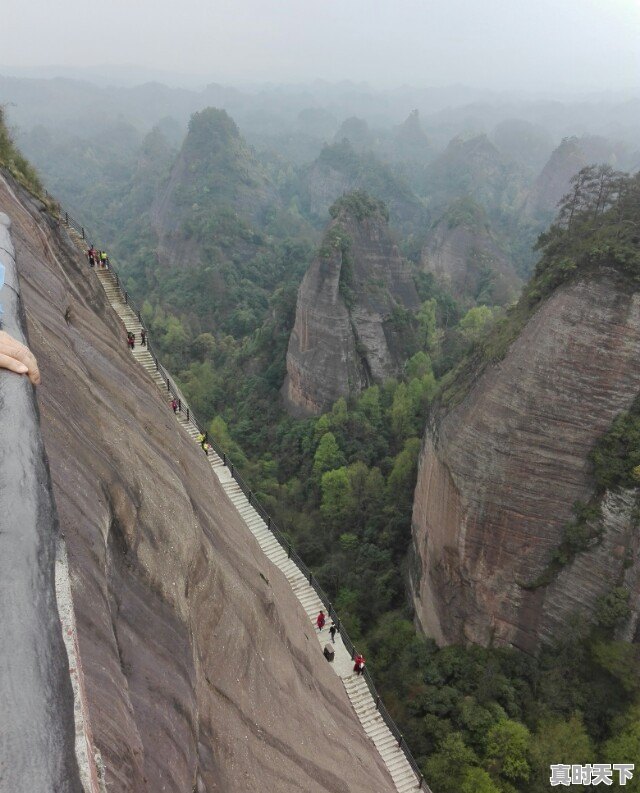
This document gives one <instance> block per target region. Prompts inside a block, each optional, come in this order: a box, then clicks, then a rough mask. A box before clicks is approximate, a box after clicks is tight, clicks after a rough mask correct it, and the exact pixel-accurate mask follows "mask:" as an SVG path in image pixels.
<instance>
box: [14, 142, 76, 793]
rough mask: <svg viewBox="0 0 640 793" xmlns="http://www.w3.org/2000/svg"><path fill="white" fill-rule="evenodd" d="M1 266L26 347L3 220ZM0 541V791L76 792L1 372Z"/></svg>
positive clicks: (31, 458)
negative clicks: (0, 638)
mask: <svg viewBox="0 0 640 793" xmlns="http://www.w3.org/2000/svg"><path fill="white" fill-rule="evenodd" d="M1 131H2V130H1V128H0V134H1ZM0 264H2V265H3V267H4V271H5V278H4V285H2V284H1V283H0V307H1V308H2V312H0V316H2V328H3V331H4V333H7V334H9V335H10V336H11V337H12V338H13V339H16V340H19V341H20V342H21V343H25V344H26V340H25V337H24V330H25V328H24V317H23V311H22V305H21V302H20V298H19V293H20V285H19V281H18V275H17V271H16V266H15V260H14V248H13V243H12V238H11V233H10V221H9V218H8V217H7V215H5V214H4V213H3V212H0ZM0 538H1V540H0V609H1V614H0V625H1V626H2V642H1V643H0V668H1V669H2V674H1V675H0V714H1V715H0V723H1V725H2V727H1V737H0V789H2V790H7V791H14V792H15V793H21V792H22V791H25V793H26V792H27V791H28V792H29V793H49V791H51V790H56V791H59V793H80V791H81V790H82V787H81V784H80V779H79V776H78V768H77V765H76V759H75V756H74V751H73V749H74V737H75V728H74V719H73V692H72V689H71V682H70V678H69V664H68V662H67V656H66V653H65V650H64V644H63V640H62V630H61V627H60V618H59V615H58V609H57V607H56V596H55V590H54V559H55V555H56V546H57V545H58V543H59V542H60V533H59V527H58V518H57V514H56V510H55V505H54V502H53V495H52V492H51V481H50V478H49V471H48V469H47V466H46V458H45V454H44V446H43V443H42V438H41V433H40V424H39V421H38V412H37V407H36V399H35V393H34V388H33V386H32V385H31V383H30V382H29V380H28V379H27V378H26V377H21V376H19V375H17V374H15V373H13V372H9V371H7V370H6V369H0Z"/></svg>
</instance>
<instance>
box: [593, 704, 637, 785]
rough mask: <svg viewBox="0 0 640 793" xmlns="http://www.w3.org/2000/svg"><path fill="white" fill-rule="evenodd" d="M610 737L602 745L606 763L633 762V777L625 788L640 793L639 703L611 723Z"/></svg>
mask: <svg viewBox="0 0 640 793" xmlns="http://www.w3.org/2000/svg"><path fill="white" fill-rule="evenodd" d="M612 732H613V733H614V735H613V737H612V738H609V740H608V741H606V742H605V744H604V746H603V747H602V750H601V751H602V755H603V757H605V758H606V760H603V762H606V763H633V764H634V765H635V767H636V771H635V773H634V777H633V779H631V780H630V781H629V782H627V784H626V787H625V790H627V791H629V793H640V774H638V768H640V705H637V704H636V705H634V706H632V707H631V708H629V710H628V711H627V713H626V714H625V715H624V716H621V717H618V718H617V719H615V720H614V723H613V724H612Z"/></svg>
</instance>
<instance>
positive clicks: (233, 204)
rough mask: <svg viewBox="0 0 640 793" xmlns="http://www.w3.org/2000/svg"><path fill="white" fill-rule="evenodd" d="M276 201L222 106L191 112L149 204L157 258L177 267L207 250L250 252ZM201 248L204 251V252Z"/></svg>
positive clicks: (203, 257)
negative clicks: (181, 140)
mask: <svg viewBox="0 0 640 793" xmlns="http://www.w3.org/2000/svg"><path fill="white" fill-rule="evenodd" d="M277 204H278V198H277V194H276V191H275V189H274V188H273V186H272V185H271V184H270V183H269V180H268V179H267V177H266V175H265V174H264V173H263V171H262V169H261V168H260V166H259V164H258V163H257V162H256V160H255V158H254V156H253V154H252V152H251V150H250V149H249V147H248V146H247V144H246V143H245V142H244V140H243V139H242V137H241V136H240V132H239V130H238V127H237V126H236V124H235V123H234V121H233V120H232V119H231V118H230V117H229V116H228V115H227V113H225V111H224V110H217V109H215V108H206V109H205V110H202V111H201V112H199V113H195V114H194V115H193V117H192V118H191V121H190V122H189V131H188V133H187V136H186V138H185V140H184V143H183V144H182V148H181V149H180V152H179V153H178V156H177V158H176V160H175V163H174V164H173V167H172V168H171V173H170V175H169V177H168V179H167V180H166V183H165V184H164V186H163V187H162V189H161V190H159V191H158V194H157V196H156V199H155V201H154V203H153V206H152V208H151V220H152V224H153V228H154V230H155V232H156V235H157V238H158V258H159V260H160V263H161V264H163V265H166V266H169V267H175V268H180V269H183V268H185V267H189V266H197V265H199V264H203V263H207V264H209V263H210V259H211V250H212V248H214V247H218V248H219V249H220V251H221V253H220V255H221V256H225V255H226V254H228V250H227V249H228V248H229V247H230V242H229V240H230V239H233V240H234V243H236V245H235V247H234V252H235V253H237V254H238V255H240V256H245V257H249V256H254V255H255V253H256V249H257V248H258V245H259V243H258V241H257V240H255V239H254V235H253V234H252V229H254V228H255V229H258V228H261V227H262V225H263V224H264V222H265V215H266V213H267V211H273V208H274V206H276V205H277ZM205 248H206V250H207V251H208V253H206V252H205Z"/></svg>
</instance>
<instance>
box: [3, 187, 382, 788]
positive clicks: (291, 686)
mask: <svg viewBox="0 0 640 793" xmlns="http://www.w3.org/2000/svg"><path fill="white" fill-rule="evenodd" d="M0 211H4V212H6V213H7V214H8V215H9V216H10V218H11V219H12V222H13V226H12V231H13V239H14V245H15V247H16V260H17V263H18V270H19V275H20V279H21V285H22V289H23V299H24V303H25V305H26V314H27V325H28V330H29V337H30V343H31V346H32V348H33V349H34V351H35V353H36V355H37V356H38V359H39V362H40V365H41V370H42V375H43V384H42V385H41V386H40V388H39V391H38V397H39V401H40V410H41V421H42V433H43V437H44V441H45V446H46V450H47V454H48V457H49V462H50V467H51V474H52V480H53V493H54V497H55V501H56V504H57V509H58V513H59V517H60V526H61V530H62V532H63V533H64V535H65V537H66V541H67V546H68V552H69V563H70V573H71V579H72V589H73V596H74V601H75V609H76V617H77V623H78V636H79V645H80V652H81V656H82V663H83V667H84V673H85V682H86V686H87V696H88V703H89V711H90V716H91V722H92V728H93V734H94V738H95V741H96V745H97V747H98V748H99V750H100V751H101V753H102V757H103V759H104V762H105V766H106V779H107V787H108V789H109V790H110V791H117V792H120V791H131V793H159V792H160V791H197V793H212V791H225V793H226V792H227V791H238V793H246V792H250V791H258V790H263V789H265V788H270V789H272V790H277V791H279V793H280V791H282V792H283V793H286V792H287V791H291V793H293V792H294V791H295V792H296V793H298V791H300V790H305V791H313V792H315V793H321V791H322V793H324V792H325V791H335V793H338V792H340V793H342V791H346V790H349V791H355V790H361V789H363V788H364V789H366V790H373V791H379V793H383V791H388V790H390V789H391V781H390V779H389V777H388V776H387V774H386V771H385V770H384V768H383V767H382V766H381V761H380V760H379V755H378V754H377V752H376V750H375V748H374V746H373V744H371V743H370V742H369V741H368V740H367V739H366V737H365V736H364V733H363V732H362V730H361V728H360V725H359V724H358V722H357V719H356V717H355V716H354V714H353V711H352V709H351V706H350V704H349V702H348V700H347V697H346V694H345V691H344V689H343V688H342V685H341V683H340V681H339V679H338V678H337V677H336V675H335V674H334V673H333V671H332V670H331V669H330V668H329V667H328V664H327V663H326V661H325V659H324V658H323V657H322V655H321V654H320V653H319V651H318V643H317V639H316V638H315V636H314V635H313V631H312V629H311V626H310V625H309V623H308V619H307V617H306V615H305V613H304V611H303V610H302V608H301V607H300V605H299V604H298V602H297V600H296V598H295V597H294V595H293V593H292V592H291V590H290V588H289V585H288V584H287V582H286V579H285V578H284V577H283V576H282V575H281V574H280V573H279V572H278V571H277V570H276V569H275V568H273V567H272V566H271V564H270V563H269V562H268V561H267V560H266V558H265V557H264V556H263V554H262V552H261V551H260V550H259V548H258V546H257V544H256V542H255V541H254V540H253V538H252V536H251V535H250V533H249V532H248V531H247V529H246V527H244V526H243V524H242V523H241V521H240V519H239V517H238V515H237V513H236V512H235V510H234V508H233V507H232V505H231V503H230V502H229V501H228V500H227V497H226V496H225V494H224V492H223V491H222V489H221V488H220V487H219V485H218V484H217V481H216V480H215V479H214V478H212V475H211V470H210V468H209V467H208V465H207V464H206V462H205V460H204V456H203V455H201V453H200V452H199V450H198V448H197V447H195V446H194V445H193V444H192V443H191V442H189V440H188V438H187V436H186V435H184V434H183V433H181V431H180V430H179V427H178V425H177V424H176V422H175V421H174V420H173V416H172V415H171V413H170V410H169V409H168V406H167V405H166V404H164V400H163V398H162V396H161V394H160V393H159V392H158V391H157V389H156V387H155V385H154V384H153V383H152V381H151V379H150V378H148V376H147V375H146V373H145V372H144V370H142V369H141V368H140V367H139V366H138V365H137V364H135V362H134V361H133V359H132V357H131V356H130V354H129V353H128V351H127V349H126V345H125V343H124V340H123V329H122V327H121V326H120V324H119V322H118V320H117V318H116V315H115V314H114V313H113V312H112V310H111V309H110V307H109V306H108V304H107V303H106V297H105V295H104V293H103V291H102V289H101V287H100V286H99V284H98V283H97V280H96V279H95V278H94V277H93V276H92V275H91V274H90V272H89V271H88V268H87V264H86V262H85V260H84V259H83V257H82V256H80V255H78V252H77V250H76V249H75V247H74V246H73V245H72V244H71V242H70V240H69V238H68V237H67V235H66V232H64V230H60V229H57V228H56V226H55V224H54V223H53V221H50V220H49V219H47V216H46V215H45V214H44V213H43V212H41V211H40V210H39V209H38V207H37V206H35V205H33V204H30V203H29V202H27V201H26V200H25V199H24V196H23V195H22V194H21V193H20V190H19V189H18V188H16V187H15V186H14V185H12V184H10V183H9V182H7V181H5V180H0Z"/></svg>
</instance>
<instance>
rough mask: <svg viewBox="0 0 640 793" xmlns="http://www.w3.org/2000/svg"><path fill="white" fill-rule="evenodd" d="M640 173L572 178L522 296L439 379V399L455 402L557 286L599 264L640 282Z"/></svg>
mask: <svg viewBox="0 0 640 793" xmlns="http://www.w3.org/2000/svg"><path fill="white" fill-rule="evenodd" d="M639 217H640V176H639V175H638V174H636V175H635V176H629V175H627V174H621V173H618V172H616V171H613V169H612V168H610V167H609V166H589V167H587V168H583V169H582V170H581V171H580V173H579V174H577V175H576V176H575V177H574V179H572V191H571V192H570V193H569V194H567V195H566V196H565V198H564V199H563V200H562V202H561V204H560V208H559V213H558V216H557V219H556V222H555V223H554V224H553V225H552V226H551V228H550V229H549V231H547V232H546V233H544V234H542V235H541V236H540V238H539V240H538V243H537V246H536V247H537V250H538V251H539V252H540V253H541V257H540V260H539V262H538V264H537V265H536V268H535V271H534V274H533V277H532V278H531V280H530V281H529V283H528V284H527V285H526V286H525V288H524V290H523V293H522V296H521V298H520V300H519V301H518V302H517V304H516V305H515V306H512V307H511V308H508V309H507V311H506V314H505V316H504V317H503V318H501V319H499V320H498V321H497V322H496V323H495V325H494V326H493V327H492V328H491V329H490V331H489V332H488V333H486V334H485V335H484V336H482V337H481V338H479V339H477V341H476V343H475V344H474V345H473V348H472V349H471V350H470V353H469V355H468V356H466V357H465V359H464V360H463V361H462V362H461V363H460V365H459V367H458V368H457V369H455V370H452V371H451V372H450V373H449V375H448V376H447V377H446V378H445V379H444V380H443V382H442V389H441V393H440V399H441V400H442V401H443V402H444V403H446V404H448V405H453V404H457V403H458V402H459V401H460V400H461V399H463V398H464V396H465V394H466V393H467V392H468V389H469V387H470V386H471V384H472V382H473V381H474V380H475V378H476V377H477V376H478V375H479V374H480V372H481V371H483V369H484V368H485V367H486V366H487V365H489V364H492V363H495V362H497V361H499V360H501V359H502V358H503V357H504V356H505V355H506V353H507V350H508V349H509V346H510V345H511V343H512V342H513V341H514V340H515V339H516V338H517V337H518V335H519V334H520V332H521V331H522V329H523V328H524V326H525V325H526V323H527V321H528V320H529V319H530V317H531V316H532V314H533V313H534V312H535V311H536V310H537V309H538V308H539V307H540V305H541V304H542V303H543V301H544V300H546V299H547V298H548V297H549V296H550V295H551V294H552V293H553V292H554V291H555V290H556V289H558V288H559V287H561V286H562V285H563V284H565V283H567V282H569V281H570V280H573V279H581V278H588V277H591V276H593V275H595V274H597V273H598V272H601V271H602V269H603V268H606V269H611V270H614V271H615V272H617V273H618V274H619V275H620V276H621V277H623V278H626V279H629V281H630V282H631V283H632V284H634V285H637V284H638V283H640V225H639V221H638V218H639Z"/></svg>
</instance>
